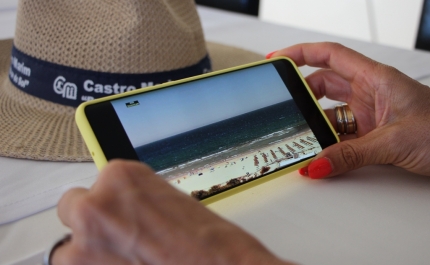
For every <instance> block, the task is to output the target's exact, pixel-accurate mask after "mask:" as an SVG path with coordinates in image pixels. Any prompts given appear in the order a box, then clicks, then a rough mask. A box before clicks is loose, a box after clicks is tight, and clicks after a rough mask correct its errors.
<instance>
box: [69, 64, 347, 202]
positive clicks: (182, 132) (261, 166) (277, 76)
mask: <svg viewBox="0 0 430 265" xmlns="http://www.w3.org/2000/svg"><path fill="white" fill-rule="evenodd" d="M76 122H77V124H78V127H79V129H80V131H81V133H82V136H83V138H84V140H85V142H86V144H87V146H88V149H89V151H90V153H91V155H92V157H93V159H94V161H95V163H96V165H97V167H98V168H99V169H101V168H103V167H104V166H105V165H106V164H107V163H108V161H109V160H111V159H114V158H123V159H132V160H139V161H142V162H145V163H147V164H149V165H150V166H151V167H152V168H153V169H154V170H155V171H156V172H157V174H158V175H160V177H162V178H164V179H165V180H166V181H168V182H169V183H170V184H171V185H173V186H175V187H177V188H178V189H179V190H182V191H184V192H185V193H187V194H189V195H191V196H193V197H195V198H197V199H199V200H205V202H206V203H210V202H212V201H214V200H217V199H219V198H222V197H224V196H228V195H231V194H232V193H235V192H238V191H240V190H243V189H246V188H249V187H252V186H255V185H258V184H260V183H262V182H264V181H267V180H269V179H272V178H274V177H277V176H280V175H282V174H285V173H288V172H291V171H293V170H297V169H298V168H300V167H303V166H305V165H307V164H308V163H309V161H310V160H311V159H312V158H313V157H315V155H316V154H318V152H320V151H321V150H322V149H324V148H325V147H327V146H329V145H332V144H334V143H336V142H338V141H339V138H338V136H337V133H336V132H335V130H334V129H333V127H332V126H331V124H330V122H329V120H328V119H327V117H326V116H325V114H324V111H323V110H322V109H321V107H320V105H319V104H318V101H317V100H316V99H315V97H314V95H313V94H312V92H311V90H310V89H309V87H308V85H307V84H306V82H305V80H304V78H303V76H302V75H301V74H300V72H299V70H298V68H297V66H296V65H295V64H294V62H293V61H292V60H290V59H288V58H285V57H278V58H273V59H270V60H264V61H259V62H255V63H251V64H246V65H242V66H238V67H233V68H230V69H225V70H221V71H217V72H212V73H208V74H203V75H200V76H195V77H191V78H187V79H182V80H178V81H173V82H168V83H164V84H161V85H157V86H153V87H149V88H142V89H138V90H134V91H130V92H127V93H123V94H118V95H114V96H108V97H104V98H100V99H96V100H92V101H88V102H85V103H83V104H81V105H80V106H79V107H78V109H77V111H76Z"/></svg>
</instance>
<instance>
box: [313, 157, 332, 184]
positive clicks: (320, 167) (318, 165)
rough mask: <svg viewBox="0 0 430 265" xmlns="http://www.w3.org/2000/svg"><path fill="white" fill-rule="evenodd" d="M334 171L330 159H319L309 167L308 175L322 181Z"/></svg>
mask: <svg viewBox="0 0 430 265" xmlns="http://www.w3.org/2000/svg"><path fill="white" fill-rule="evenodd" d="M332 171H333V168H332V165H331V162H330V160H329V159H328V158H325V157H323V158H319V159H317V160H315V161H313V162H312V163H311V164H310V165H309V166H308V175H309V177H310V178H311V179H321V178H324V177H326V176H328V175H329V174H330V173H331V172H332Z"/></svg>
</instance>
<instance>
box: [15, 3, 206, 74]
mask: <svg viewBox="0 0 430 265" xmlns="http://www.w3.org/2000/svg"><path fill="white" fill-rule="evenodd" d="M14 43H15V46H16V47H17V48H18V49H19V50H21V51H22V52H24V53H26V54H28V55H31V56H33V57H36V58H38V59H42V60H46V61H49V62H53V63H57V64H61V65H66V66H71V67H77V68H81V69H86V70H93V71H101V72H111V73H152V72H160V71H167V70H172V69H178V68H183V67H186V66H190V65H193V64H196V63H197V62H198V61H200V60H201V59H202V58H203V57H204V56H205V55H206V47H205V43H204V38H203V32H202V29H201V25H200V20H199V17H198V14H197V10H196V8H195V4H194V1H193V0H180V1H178V0H145V1H142V0H111V1H107V0H88V1H77V0H72V1H70V0H68V1H66V0H60V1H47V0H40V1H34V0H23V1H20V2H19V5H18V13H17V24H16V32H15V40H14Z"/></svg>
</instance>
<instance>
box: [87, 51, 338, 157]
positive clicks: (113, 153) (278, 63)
mask: <svg viewBox="0 0 430 265" xmlns="http://www.w3.org/2000/svg"><path fill="white" fill-rule="evenodd" d="M267 63H270V64H273V65H274V67H275V68H276V70H277V72H278V74H279V76H280V77H281V79H282V80H283V82H284V84H285V86H286V89H288V91H289V92H290V94H291V96H292V98H293V100H294V101H295V103H296V105H297V106H298V108H299V110H300V111H301V113H302V114H303V117H304V118H305V120H306V122H307V123H308V125H309V127H310V128H311V130H312V132H313V133H314V135H315V137H316V138H317V140H318V142H319V143H320V145H321V148H323V149H324V148H326V147H328V146H330V145H332V144H334V143H336V142H337V141H338V140H337V137H336V136H335V134H334V133H333V130H332V129H331V127H330V125H329V124H328V120H327V119H326V118H325V117H324V115H323V114H322V113H321V110H320V108H319V107H318V105H317V104H316V102H315V100H314V98H313V96H312V95H311V94H310V92H309V91H308V89H307V88H306V85H305V84H304V82H303V80H302V78H301V76H300V75H299V73H298V72H297V70H296V68H295V66H294V65H293V64H292V63H291V62H290V61H289V60H286V59H279V60H274V61H268V62H267ZM259 65H261V64H258V65H254V66H251V67H258V66H259ZM233 71H241V69H238V70H233ZM229 72H230V71H229ZM229 72H226V73H220V74H217V76H218V75H223V74H227V73H229ZM212 76H213V75H212ZM203 78H211V76H208V77H203ZM198 80H201V79H196V80H191V81H186V82H195V81H198ZM186 82H184V83H186ZM184 83H180V84H184ZM175 86H176V85H173V86H166V87H162V88H159V89H172V88H175ZM157 90H158V89H157ZM157 90H151V91H143V92H142V93H151V92H152V91H157ZM133 96H135V94H134V95H130V96H124V97H133ZM84 111H85V115H86V117H87V120H88V122H89V124H90V126H91V128H92V130H93V132H94V135H95V137H96V138H97V141H98V142H99V145H100V148H101V149H102V151H103V153H104V155H105V157H106V160H107V161H109V160H111V159H115V158H122V159H131V160H139V158H138V156H137V154H136V152H135V149H134V148H133V146H132V144H131V142H130V140H129V138H128V136H127V134H126V132H125V130H124V128H123V126H122V124H121V121H120V119H119V117H118V116H117V114H116V112H115V109H114V107H113V106H112V104H111V103H110V101H103V102H99V103H95V104H89V105H87V106H86V107H85V109H84ZM148 128H150V126H149V127H148ZM143 133H144V132H143Z"/></svg>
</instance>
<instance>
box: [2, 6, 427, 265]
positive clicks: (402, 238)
mask: <svg viewBox="0 0 430 265" xmlns="http://www.w3.org/2000/svg"><path fill="white" fill-rule="evenodd" d="M11 12H12V13H13V10H12V11H11ZM199 13H200V15H201V19H202V23H203V28H204V31H205V35H206V38H207V40H210V41H215V42H220V43H224V44H229V45H234V46H238V47H242V48H245V49H249V50H252V51H255V52H258V53H261V54H266V53H268V52H270V51H273V50H277V49H279V48H282V47H286V46H289V45H292V44H296V43H299V42H315V41H337V42H341V43H343V44H345V45H347V46H349V47H352V48H354V49H356V50H358V51H360V52H362V53H364V54H366V55H368V56H370V57H372V58H375V59H377V60H379V61H382V62H384V63H386V64H390V65H393V66H395V67H397V68H398V69H400V70H401V71H403V72H405V73H407V74H408V75H410V76H411V77H413V78H415V79H418V80H425V79H426V78H427V77H429V76H430V54H428V53H424V52H416V51H407V50H400V49H396V48H390V47H383V46H379V45H375V44H370V43H364V42H359V41H354V40H348V39H343V38H337V37H333V36H328V35H324V34H319V33H314V32H308V31H303V30H297V29H293V28H288V27H282V26H276V25H271V24H267V23H262V22H260V21H258V20H257V19H256V18H253V17H247V16H242V15H237V14H233V13H228V12H222V11H219V10H214V9H208V8H199ZM13 17H14V16H13V15H9V16H8V17H1V18H0V21H2V23H1V26H0V36H3V37H5V36H6V37H7V36H8V35H7V34H10V33H8V31H7V30H6V29H4V28H5V27H4V25H6V24H3V21H7V23H8V24H7V25H10V26H9V27H13V25H14V23H13ZM2 34H3V35H2ZM310 71H311V69H309V68H304V69H303V72H304V74H307V73H309V72H310ZM322 105H323V107H331V106H332V105H333V102H331V101H328V100H324V101H322ZM86 166H87V165H86ZM83 167H85V166H83ZM87 167H88V166H87ZM81 170H82V171H85V172H86V173H87V174H89V175H91V174H93V170H94V169H93V168H92V167H91V166H90V167H88V168H81ZM0 174H1V173H0ZM89 184H90V183H85V184H84V186H85V185H89ZM209 208H210V209H212V210H213V211H215V212H217V213H218V214H220V215H222V216H223V217H225V218H226V219H228V220H230V221H232V222H234V223H236V224H238V225H239V226H240V227H242V228H243V229H245V230H247V231H248V232H250V233H251V234H253V235H254V236H256V237H257V238H258V239H259V240H260V241H262V242H263V243H264V244H265V245H266V246H267V247H268V248H269V249H270V250H271V251H273V252H274V253H276V254H277V255H279V256H280V257H282V258H285V259H288V260H291V261H295V262H298V263H300V264H307V265H311V264H330V265H333V264H378V265H381V264H428V263H429V260H430V252H429V251H428V246H429V245H430V229H429V227H430V178H428V177H423V176H418V175H415V174H412V173H409V172H406V171H404V170H402V169H398V168H395V167H392V166H369V167H365V168H362V169H359V170H356V171H353V172H350V173H348V174H345V175H344V176H341V177H338V178H334V179H329V180H320V181H318V180H317V181H314V180H310V179H307V178H303V177H301V176H299V175H298V174H297V173H291V174H288V175H285V176H283V177H280V178H277V179H275V180H273V181H270V182H268V183H265V184H263V185H261V186H258V187H255V188H253V189H249V190H247V191H245V192H242V193H240V194H237V195H234V196H231V197H229V198H227V199H224V200H222V201H219V202H216V203H214V204H211V205H210V206H209ZM65 232H67V229H66V228H65V227H63V226H62V225H61V224H60V222H59V221H58V219H57V217H56V212H55V208H52V209H48V210H45V211H42V212H40V213H38V214H35V215H33V216H30V217H27V218H24V219H21V220H18V221H14V222H11V223H9V224H5V225H2V226H0V264H40V259H41V253H42V251H43V250H44V249H45V248H46V247H47V246H49V245H50V244H51V242H52V241H53V240H55V239H57V238H58V237H60V236H62V235H63V234H64V233H65Z"/></svg>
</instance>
